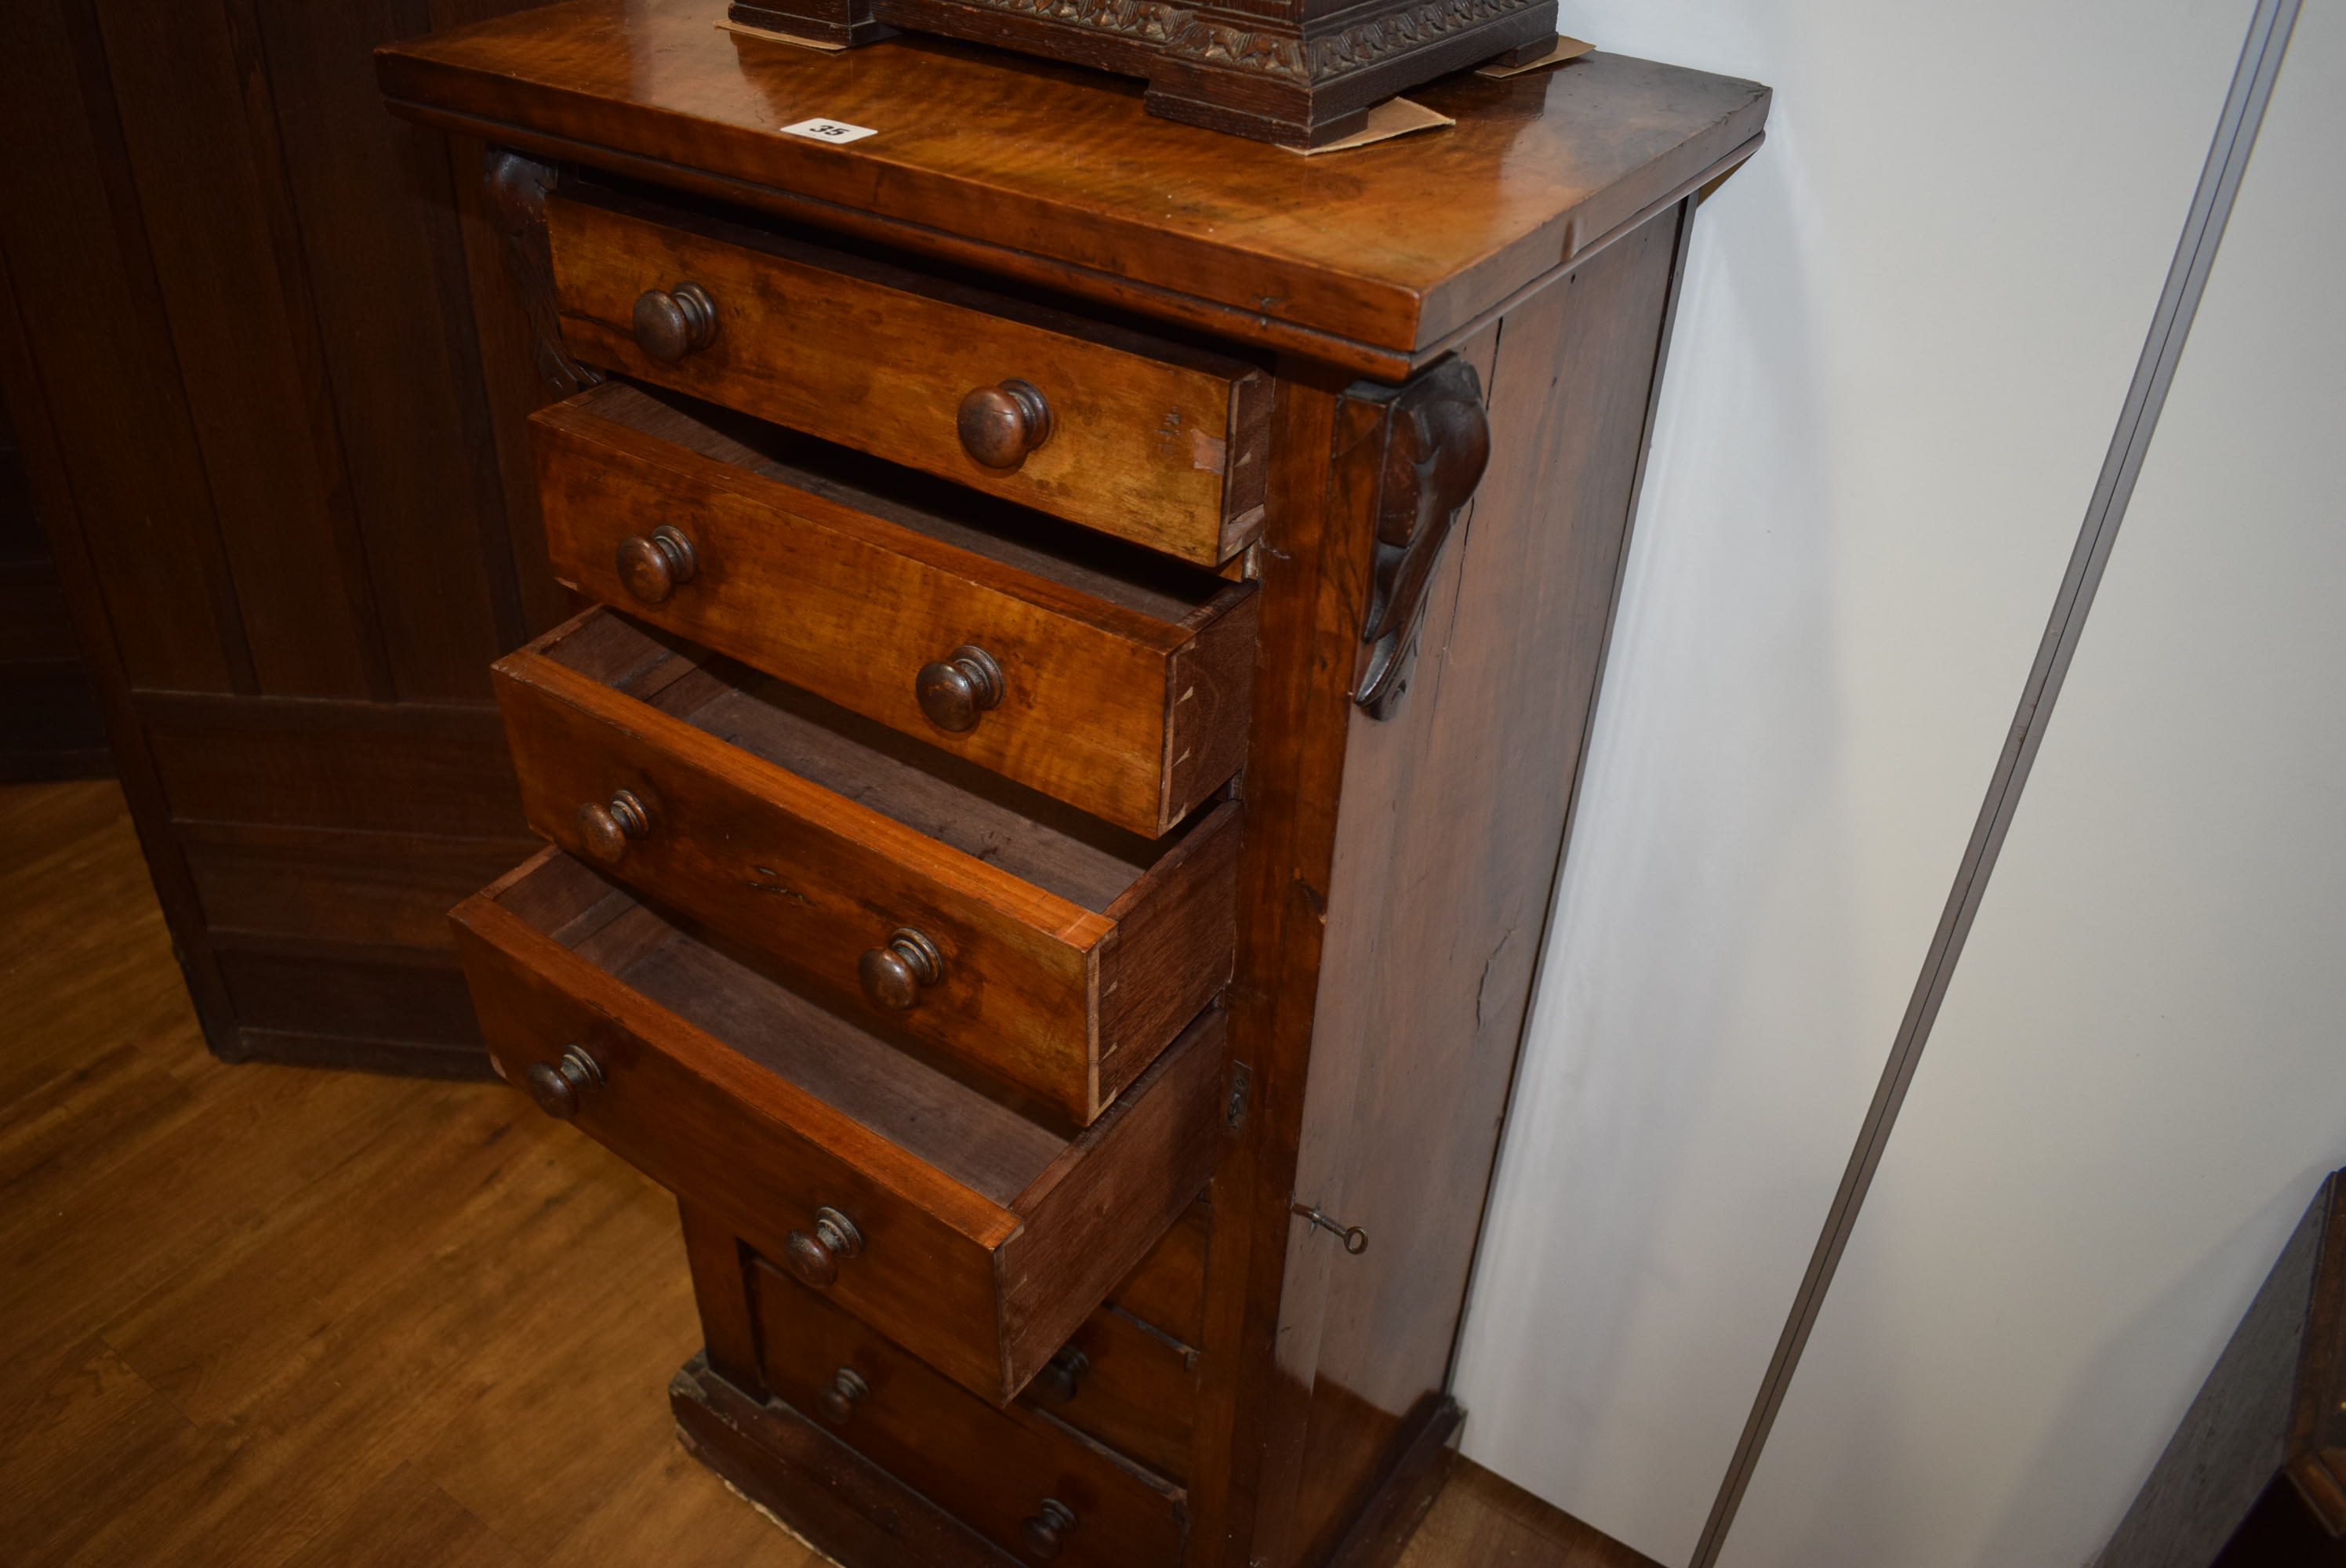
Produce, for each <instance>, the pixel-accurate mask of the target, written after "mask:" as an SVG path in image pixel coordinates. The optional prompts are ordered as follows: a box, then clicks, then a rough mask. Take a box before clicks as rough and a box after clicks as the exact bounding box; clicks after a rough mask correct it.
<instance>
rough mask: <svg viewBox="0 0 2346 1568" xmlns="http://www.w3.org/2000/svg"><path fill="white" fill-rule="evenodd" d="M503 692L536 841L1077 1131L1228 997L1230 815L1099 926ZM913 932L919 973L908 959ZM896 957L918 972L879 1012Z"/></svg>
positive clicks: (844, 804) (1204, 827) (603, 719)
mask: <svg viewBox="0 0 2346 1568" xmlns="http://www.w3.org/2000/svg"><path fill="white" fill-rule="evenodd" d="M576 625H577V623H574V626H576ZM551 636H553V637H556V638H559V637H561V636H563V634H562V633H556V634H551ZM496 674H497V677H498V678H497V693H498V700H499V702H500V704H501V706H502V707H503V708H504V712H505V728H506V736H507V738H508V740H509V742H510V743H511V746H512V749H513V756H514V764H515V771H516V773H517V774H518V776H519V778H520V780H521V790H522V803H523V808H524V809H525V812H526V814H527V816H528V819H529V822H530V825H531V826H532V827H533V828H535V830H537V831H539V832H540V833H543V834H544V835H546V837H547V838H548V839H551V840H554V842H556V844H559V845H561V846H562V847H563V848H564V849H566V850H570V851H572V852H573V853H575V854H577V855H579V856H580V857H581V858H583V859H587V860H602V861H603V863H605V864H606V865H607V866H608V868H609V869H610V870H611V871H613V872H614V874H616V875H618V876H620V877H623V878H625V879H626V880H627V881H629V882H630V883H632V884H633V885H635V886H637V887H639V888H642V889H643V890H645V891H648V892H649V893H651V894H653V895H654V896H656V897H658V898H659V899H662V900H664V901H667V902H668V903H670V904H673V905H675V906H676V907H678V908H680V909H685V910H688V911H691V912H692V913H693V915H694V916H695V917H697V918H699V919H701V920H705V921H708V922H709V924H711V925H712V926H715V927H717V928H718V929H719V930H721V931H723V932H727V933H728V934H729V935H731V936H734V937H736V938H739V940H741V941H744V942H751V943H754V944H756V945H757V946H759V947H760V948H762V949H764V950H766V951H768V952H772V953H774V954H776V955H777V956H779V957H780V958H782V959H783V960H784V961H785V962H789V963H790V964H792V965H793V966H795V967H797V968H799V969H801V970H802V971H804V972H807V973H809V974H810V975H811V976H812V977H814V979H815V980H816V982H817V983H820V984H821V985H823V986H825V987H826V988H828V989H829V990H831V991H832V992H835V993H838V994H840V995H841V996H844V997H850V998H856V999H858V1001H859V1002H860V1003H861V1004H862V1005H863V1006H865V1007H866V1008H867V1009H869V1011H870V1012H871V1014H872V1017H873V1019H874V1020H875V1021H876V1022H882V1023H886V1024H887V1025H888V1026H891V1027H893V1028H899V1029H903V1030H905V1031H907V1032H908V1033H913V1034H914V1035H916V1036H918V1037H920V1038H922V1039H923V1040H926V1041H928V1042H930V1043H932V1044H935V1045H938V1046H939V1047H941V1048H942V1049H943V1050H946V1051H948V1052H951V1053H953V1054H956V1055H959V1056H962V1057H964V1058H965V1059H967V1060H969V1061H971V1062H973V1063H975V1064H979V1065H981V1066H983V1067H984V1068H986V1069H987V1070H988V1071H990V1072H992V1073H994V1074H998V1075H999V1076H1001V1077H1003V1078H1005V1079H1006V1080H1008V1081H1009V1082H1011V1083H1013V1084H1018V1085H1019V1086H1020V1087H1022V1088H1025V1089H1027V1090H1030V1091H1032V1092H1033V1093H1035V1094H1037V1095H1043V1096H1045V1097H1046V1098H1048V1099H1050V1100H1051V1101H1052V1102H1053V1103H1054V1104H1056V1105H1059V1106H1060V1107H1061V1108H1062V1109H1064V1110H1065V1111H1066V1114H1067V1115H1069V1116H1070V1117H1072V1118H1073V1119H1075V1120H1076V1122H1077V1123H1078V1124H1079V1125H1081V1124H1087V1123H1089V1122H1090V1121H1092V1120H1093V1119H1095V1118H1096V1117H1097V1116H1098V1115H1100V1114H1101V1112H1102V1111H1103V1110H1105V1109H1106V1108H1107V1105H1109V1104H1111V1103H1113V1101H1114V1100H1115V1097H1116V1095H1117V1094H1118V1093H1120V1092H1121V1091H1122V1089H1123V1088H1124V1086H1125V1085H1126V1084H1129V1083H1130V1082H1131V1081H1132V1080H1133V1079H1134V1078H1135V1077H1137V1076H1138V1074H1140V1072H1142V1071H1143V1070H1145V1069H1146V1068H1147V1067H1148V1064H1149V1063H1150V1062H1152V1061H1153V1060H1155V1058H1156V1054H1157V1053H1158V1051H1159V1050H1161V1049H1162V1048H1163V1047H1164V1045H1165V1044H1166V1043H1167V1042H1168V1041H1169V1040H1171V1039H1172V1038H1173V1036H1174V1035H1175V1034H1176V1033H1178V1031H1179V1030H1180V1029H1181V1028H1182V1027H1183V1026H1184V1025H1185V1024H1187V1023H1188V1021H1189V1020H1190V1019H1191V1018H1193V1017H1195V1016H1196V1015H1197V1013H1198V1012H1199V1010H1200V1009H1202V1008H1203V1007H1204V1006H1205V1005H1206V1004H1207V1003H1208V1002H1209V1001H1210V1000H1211V999H1212V997H1213V995H1214V993H1216V992H1217V991H1218V990H1219V988H1220V987H1221V985H1222V983H1224V981H1225V980H1226V979H1227V978H1228V976H1229V968H1230V962H1231V953H1232V952H1233V942H1234V941H1235V936H1234V932H1233V930H1232V921H1234V918H1235V916H1234V912H1233V911H1234V909H1235V898H1236V893H1235V882H1236V873H1237V844H1238V826H1239V823H1238V813H1239V807H1238V806H1237V804H1236V803H1235V802H1230V803H1226V804H1224V805H1221V806H1219V807H1217V808H1215V809H1214V812H1213V814H1212V815H1210V816H1209V817H1208V818H1207V819H1206V820H1203V821H1201V822H1199V823H1197V824H1196V825H1195V826H1193V827H1192V828H1190V829H1189V830H1188V835H1187V836H1186V837H1185V838H1183V839H1182V840H1180V841H1179V842H1178V844H1176V845H1175V846H1174V847H1173V848H1172V850H1170V851H1169V852H1168V853H1167V854H1166V855H1165V857H1164V858H1163V859H1162V860H1159V861H1158V864H1157V865H1156V867H1154V868H1152V869H1151V870H1150V871H1148V873H1146V874H1145V875H1144V876H1143V877H1142V878H1141V880H1140V881H1138V882H1137V883H1136V884H1135V886H1134V887H1133V888H1132V890H1131V891H1129V892H1128V893H1127V894H1126V895H1125V896H1124V898H1123V899H1121V900H1119V901H1117V903H1116V904H1114V905H1111V906H1110V910H1109V911H1108V912H1106V913H1098V912H1094V911H1090V910H1086V909H1083V908H1081V907H1079V906H1076V905H1074V904H1071V903H1070V902H1068V901H1066V900H1064V899H1060V898H1057V897H1055V896H1052V895H1050V894H1048V893H1046V892H1045V891H1044V890H1042V889H1040V888H1037V887H1035V886H1034V885H1032V884H1030V883H1028V882H1025V881H1022V880H1020V879H1019V878H1017V877H1015V876H1012V875H1009V874H1006V873H1005V872H1003V871H1000V870H999V869H997V868H996V867H994V866H993V865H990V864H987V863H985V862H984V861H981V860H977V859H975V858H974V857H972V856H968V855H964V854H961V853H959V852H958V851H954V850H951V849H949V848H948V847H947V846H945V845H943V844H940V843H938V842H937V841H935V840H932V839H929V838H927V837H925V836H924V835H923V834H922V833H920V832H918V831H916V830H913V829H912V828H909V827H907V826H905V825H903V823H901V822H898V821H896V820H892V819H890V818H886V817H883V816H882V815H880V814H879V813H878V812H876V811H873V810H871V809H866V808H865V807H862V806H861V805H858V804H857V803H855V802H853V801H850V800H848V799H844V798H843V797H841V796H839V795H836V794H833V793H832V792H831V791H830V790H828V789H823V788H821V786H818V785H816V784H813V783H811V782H810V781H808V780H807V779H802V778H801V777H799V776H798V775H796V774H794V773H791V772H790V770H788V769H783V768H780V767H778V766H776V765H774V764H772V763H770V762H767V761H765V760H763V759H760V758H758V757H756V756H753V755H751V754H750V753H748V752H746V751H743V750H741V749H740V748H738V747H735V746H733V745H731V744H729V743H728V742H727V741H726V740H723V739H720V738H719V737H717V736H716V735H713V734H710V733H709V732H707V731H705V730H703V729H700V728H695V727H694V726H693V725H691V724H688V723H686V722H684V721H683V720H682V719H679V718H674V717H672V716H670V715H669V714H668V713H665V712H662V711H660V710H658V708H653V707H651V706H649V705H648V704H647V703H645V702H641V701H638V700H637V699H636V698H634V697H629V696H627V695H625V694H623V693H621V692H619V691H617V690H615V689H614V688H612V687H609V686H607V685H604V684H602V683H600V682H599V681H597V680H595V679H592V678H590V677H587V676H586V675H584V674H582V673H581V672H580V671H578V670H576V669H575V668H572V667H568V666H566V665H562V664H559V663H557V662H556V661H555V660H553V659H551V658H546V657H537V656H535V655H534V654H533V653H532V651H531V650H528V649H525V650H523V651H522V652H521V653H518V654H515V655H513V656H510V657H507V658H506V659H504V660H502V661H500V662H499V663H498V665H497V666H496ZM687 678H695V679H698V678H702V677H698V676H695V677H687ZM622 791H625V792H626V794H627V796H628V797H631V798H632V799H634V800H636V801H637V802H641V803H642V805H643V808H644V812H643V816H642V818H641V819H640V820H639V824H640V826H641V828H642V831H641V833H640V835H634V834H629V835H627V836H622V835H619V834H616V833H614V832H613V831H612V830H611V826H610V821H609V820H608V818H609V815H610V813H609V812H608V809H607V807H605V805H604V803H606V802H614V801H617V800H618V799H620V798H621V792H622ZM598 812H600V813H601V814H600V815H598V814H597V813H598ZM630 825H631V826H633V825H637V820H631V823H630ZM905 932H912V933H917V936H918V937H919V939H920V940H921V941H922V942H925V943H926V944H927V950H926V952H925V953H914V954H913V956H912V957H911V958H909V959H908V958H905V957H904V956H903V954H904V948H903V943H904V942H906V941H908V940H910V939H908V938H905V937H903V936H902V935H901V934H900V933H905ZM913 945H914V946H915V947H917V946H918V943H914V944H913ZM891 952H895V953H897V954H898V955H899V959H898V961H897V962H900V963H911V962H918V963H919V965H920V968H919V971H918V972H917V973H913V972H910V971H907V972H906V973H905V974H903V975H900V976H899V977H898V978H900V979H903V981H904V982H905V983H903V984H902V985H901V986H900V987H899V988H898V989H896V990H895V991H893V992H892V993H890V992H879V993H867V992H866V990H865V983H866V977H867V976H868V975H869V974H871V973H872V972H873V971H872V966H873V965H875V964H877V965H881V966H883V969H884V966H885V965H886V964H887V963H888V962H890V960H889V959H888V957H887V955H888V954H890V953H891ZM875 997H876V998H884V1000H885V1003H887V1004H885V1005H875V1004H874V999H875Z"/></svg>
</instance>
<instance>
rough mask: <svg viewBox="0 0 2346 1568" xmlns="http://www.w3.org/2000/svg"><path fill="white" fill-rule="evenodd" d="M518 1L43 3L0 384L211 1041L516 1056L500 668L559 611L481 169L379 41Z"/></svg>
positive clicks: (15, 133) (28, 69) (3, 124)
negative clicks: (496, 1039) (466, 910)
mask: <svg viewBox="0 0 2346 1568" xmlns="http://www.w3.org/2000/svg"><path fill="white" fill-rule="evenodd" d="M519 8H521V7H520V5H517V4H515V0H428V3H427V0H332V3H331V4H324V5H321V4H317V3H316V0H173V3H171V4H168V5H158V4H152V3H148V4H131V3H129V0H16V3H15V4H14V5H10V6H9V7H8V8H7V21H6V23H5V27H0V36H5V38H4V41H5V47H0V145H5V147H6V148H8V149H9V150H8V156H7V157H6V158H0V267H5V278H0V284H4V285H5V290H6V294H7V301H8V309H7V310H6V311H5V320H0V386H5V396H6V410H7V413H8V415H9V422H10V423H11V424H12V425H13V427H14V429H15V434H16V437H17V439H18V441H19V443H21V446H22V449H23V455H24V464H25V468H26V472H27V473H28V475H29V479H30V486H31V492H32V494H33V497H34V500H35V502H36V505H37V510H38V511H39V513H40V514H41V517H42V520H43V522H44V524H46V528H47V531H48V535H49V537H50V542H51V545H52V546H53V548H54V553H55V556H56V573H57V575H58V577H59V579H60V580H61V582H62V585H63V586H64V589H65V591H66V601H67V603H68V605H69V606H70V609H71V613H72V617H73V622H74V625H75V628H76V631H77V633H78V636H79V640H80V643H81V646H82V647H83V648H84V649H86V650H87V654H88V656H89V659H90V664H91V674H92V677H93V678H94V681H95V685H96V687H97V691H98V695H99V698H100V701H101V704H102V706H103V708H104V712H105V719H106V725H107V730H108V732H109V734H110V738H111V740H112V743H113V746H114V748H115V752H116V755H117V759H118V761H119V765H120V769H121V774H122V779H123V783H124V786H125V789H127V790H128V795H129V798H130V800H131V803H132V808H133V810H134V813H135V815H136V817H137V820H138V829H139V832H140V835H141V837H142V839H143V840H144V842H145V844H146V848H147V851H148V860H149V862H150V864H151V865H152V867H153V870H154V874H155V881H156V886H157V891H158V892H159V893H160V894H161V896H162V901H163V905H164V908H165V910H166V911H167V912H168V915H169V919H170V924H171V931H172V935H173V937H174V940H175V942H176V945H177V948H178V951H179V960H180V962H181V965H182V966H183V968H184V969H185V970H186V972H187V975H188V980H189V988H190V990H191V991H192V992H193V993H194V996H195V1000H196V1004H197V1007H198V1010H199V1013H200V1014H201V1016H202V1019H203V1022H204V1027H205V1031H206V1033H207V1034H208V1036H209V1039H210V1041H211V1044H212V1046H213V1049H215V1050H216V1051H218V1052H219V1054H222V1055H223V1056H227V1057H230V1058H231V1059H234V1058H241V1057H247V1056H270V1057H280V1058H287V1059H293V1060H307V1061H325V1062H334V1063H341V1064H362V1065H370V1066H376V1067H383V1068H393V1069H402V1070H413V1071H434V1072H474V1071H485V1059H484V1057H483V1056H482V1054H480V1051H479V1047H478V1045H477V1044H476V1034H475V1025H474V1021H473V1016H472V1009H471V1006H470V1004H469V1003H467V1001H466V999H465V995H464V983H463V982H462V980H461V979H460V978H459V976H458V974H457V972H456V970H455V968H454V962H453V960H452V958H451V956H450V954H449V952H448V951H447V947H446V936H445V927H444V920H443V915H444V911H445V910H446V909H447V907H448V906H449V905H450V904H452V903H454V901H456V900H457V899H458V898H460V897H462V896H463V895H464V894H465V893H468V892H470V891H473V890H474V888H476V887H478V886H479V885H480V884H481V883H483V882H484V881H487V880H489V879H490V878H492V877H494V876H495V875H497V874H498V873H500V872H502V871H505V869H506V868H508V867H509V866H511V865H512V864H513V862H514V861H515V860H517V859H519V858H520V857H521V856H523V855H524V854H525V853H527V852H528V850H529V849H530V847H531V841H530V840H529V839H528V838H527V836H526V833H525V830H524V828H523V825H522V818H521V809H520V804H519V801H518V799H517V798H516V796H515V786H514V783H513V779H512V774H511V769H510V765H509V763H508V762H507V759H506V756H505V744H504V740H503V737H502V734H501V732H500V730H499V728H498V725H497V720H496V716H495V709H494V708H493V707H492V706H491V698H490V695H489V682H488V665H489V662H490V661H491V660H492V659H494V658H495V657H496V656H497V655H498V654H500V653H502V652H504V651H505V650H506V649H508V648H511V647H515V646H517V645H518V644H520V643H521V642H523V641H525V640H526V638H527V637H528V636H531V635H532V634H533V633H535V631H538V630H542V629H544V628H545V627H546V626H551V625H553V624H555V623H556V621H558V620H559V619H560V618H561V617H562V616H563V615H565V614H566V613H567V606H566V603H565V596H563V593H562V590H560V589H559V588H558V587H557V586H556V585H555V584H554V582H553V580H552V579H551V577H550V576H549V575H547V573H546V567H545V562H544V550H543V546H542V545H540V544H539V543H538V542H537V537H538V535H537V530H536V522H535V499H534V492H533V489H532V481H531V476H530V473H529V470H528V458H527V448H526V443H525V439H524V438H523V437H522V436H521V434H520V422H521V421H522V420H523V419H524V418H525V415H526V414H527V413H528V412H530V410H531V409H532V408H534V407H535V406H536V405H537V404H538V403H539V402H542V401H544V393H543V392H542V391H541V386H540V383H539V382H538V381H537V379H536V377H535V373H534V372H533V371H532V369H531V366H530V361H529V354H528V350H527V347H526V344H525V341H524V340H523V338H522V336H521V333H522V328H521V325H520V323H521V322H522V321H523V320H524V317H523V312H522V311H520V310H519V309H518V308H517V307H516V305H515V303H514V301H513V300H512V296H511V288H512V285H511V283H510V282H509V281H508V279H507V274H506V272H505V266H504V262H503V260H502V256H501V254H500V252H499V249H498V246H497V241H496V239H495V234H494V233H493V232H492V231H491V230H490V229H487V228H486V227H485V223H484V219H483V217H482V214H481V209H480V194H479V193H480V189H481V183H480V178H479V168H480V161H481V157H482V149H481V148H480V146H479V145H478V144H477V143H473V142H468V141H467V140H465V139H464V138H463V137H453V138H452V137H445V136H443V135H441V134H440V133H438V132H436V131H430V130H424V129H422V128H419V127H415V126H413V125H408V124H404V123H403V122H401V121H398V120H395V119H393V118H392V117H389V116H387V115H385V114H384V113H383V112H382V102H381V99H380V97H378V96H377V93H376V90H375V87H374V81H373V71H372V64H371V62H370V59H369V56H368V51H369V50H370V48H371V47H372V46H374V45H376V44H378V43H382V42H384V41H386V40H390V39H394V38H403V37H408V36H414V35H416V34H420V33H423V32H426V31H429V30H431V29H433V28H436V27H444V26H447V25H453V24H455V23H460V22H464V21H470V20H474V19H477V18H479V17H482V16H486V15H495V14H498V13H502V12H505V11H511V10H515V9H519Z"/></svg>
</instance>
